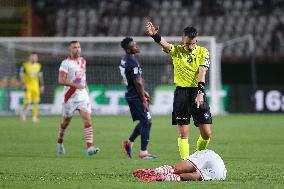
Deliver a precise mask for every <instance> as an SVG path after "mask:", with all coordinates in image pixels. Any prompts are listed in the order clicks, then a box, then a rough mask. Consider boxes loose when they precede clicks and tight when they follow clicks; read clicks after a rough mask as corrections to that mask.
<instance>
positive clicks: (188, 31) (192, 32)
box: [183, 27, 197, 39]
mask: <svg viewBox="0 0 284 189" xmlns="http://www.w3.org/2000/svg"><path fill="white" fill-rule="evenodd" d="M183 34H184V36H186V37H188V38H190V39H193V38H195V37H197V30H196V29H195V28H194V27H186V28H184V29H183Z"/></svg>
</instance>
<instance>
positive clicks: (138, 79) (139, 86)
mask: <svg viewBox="0 0 284 189" xmlns="http://www.w3.org/2000/svg"><path fill="white" fill-rule="evenodd" d="M133 81H134V84H135V87H136V90H137V92H138V95H139V97H140V99H141V100H142V102H143V106H144V110H145V111H146V110H148V101H147V97H146V95H145V90H144V84H143V79H142V77H136V78H135V79H134V80H133ZM146 93H147V92H146ZM147 94H148V93H147ZM148 96H149V94H148Z"/></svg>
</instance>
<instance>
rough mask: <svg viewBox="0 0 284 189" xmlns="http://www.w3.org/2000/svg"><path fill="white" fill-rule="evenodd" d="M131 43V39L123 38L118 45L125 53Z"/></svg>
mask: <svg viewBox="0 0 284 189" xmlns="http://www.w3.org/2000/svg"><path fill="white" fill-rule="evenodd" d="M132 41H133V39H132V38H131V37H125V38H124V39H123V40H122V41H121V43H120V45H121V47H122V48H123V49H124V50H125V51H127V49H128V46H129V43H131V42H132Z"/></svg>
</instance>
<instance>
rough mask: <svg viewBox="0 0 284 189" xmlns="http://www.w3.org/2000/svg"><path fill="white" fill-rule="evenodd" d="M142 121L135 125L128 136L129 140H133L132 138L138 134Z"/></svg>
mask: <svg viewBox="0 0 284 189" xmlns="http://www.w3.org/2000/svg"><path fill="white" fill-rule="evenodd" d="M141 127H142V123H141V121H140V122H139V123H138V124H137V125H136V126H135V128H134V130H133V132H132V134H131V135H130V137H129V141H130V142H134V140H135V139H136V138H137V137H138V136H139V135H140V132H141Z"/></svg>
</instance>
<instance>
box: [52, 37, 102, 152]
mask: <svg viewBox="0 0 284 189" xmlns="http://www.w3.org/2000/svg"><path fill="white" fill-rule="evenodd" d="M69 51H70V56H68V57H67V58H66V59H65V60H63V61H62V63H61V65H60V68H59V77H58V82H59V84H61V85H64V103H63V108H62V114H63V121H62V122H61V124H60V127H59V133H58V139H57V150H58V153H59V154H64V153H65V149H64V145H63V139H64V134H65V130H66V128H67V126H68V125H69V123H70V121H71V118H72V116H73V114H74V112H75V111H76V110H78V111H79V113H80V116H81V118H82V119H83V121H84V131H85V140H86V145H87V154H88V155H93V154H96V153H97V152H98V151H99V149H98V148H95V147H94V145H93V128H92V118H91V104H90V99H89V94H88V91H87V89H86V88H87V83H86V60H85V59H84V58H83V57H81V46H80V43H79V42H78V41H71V42H70V43H69Z"/></svg>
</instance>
